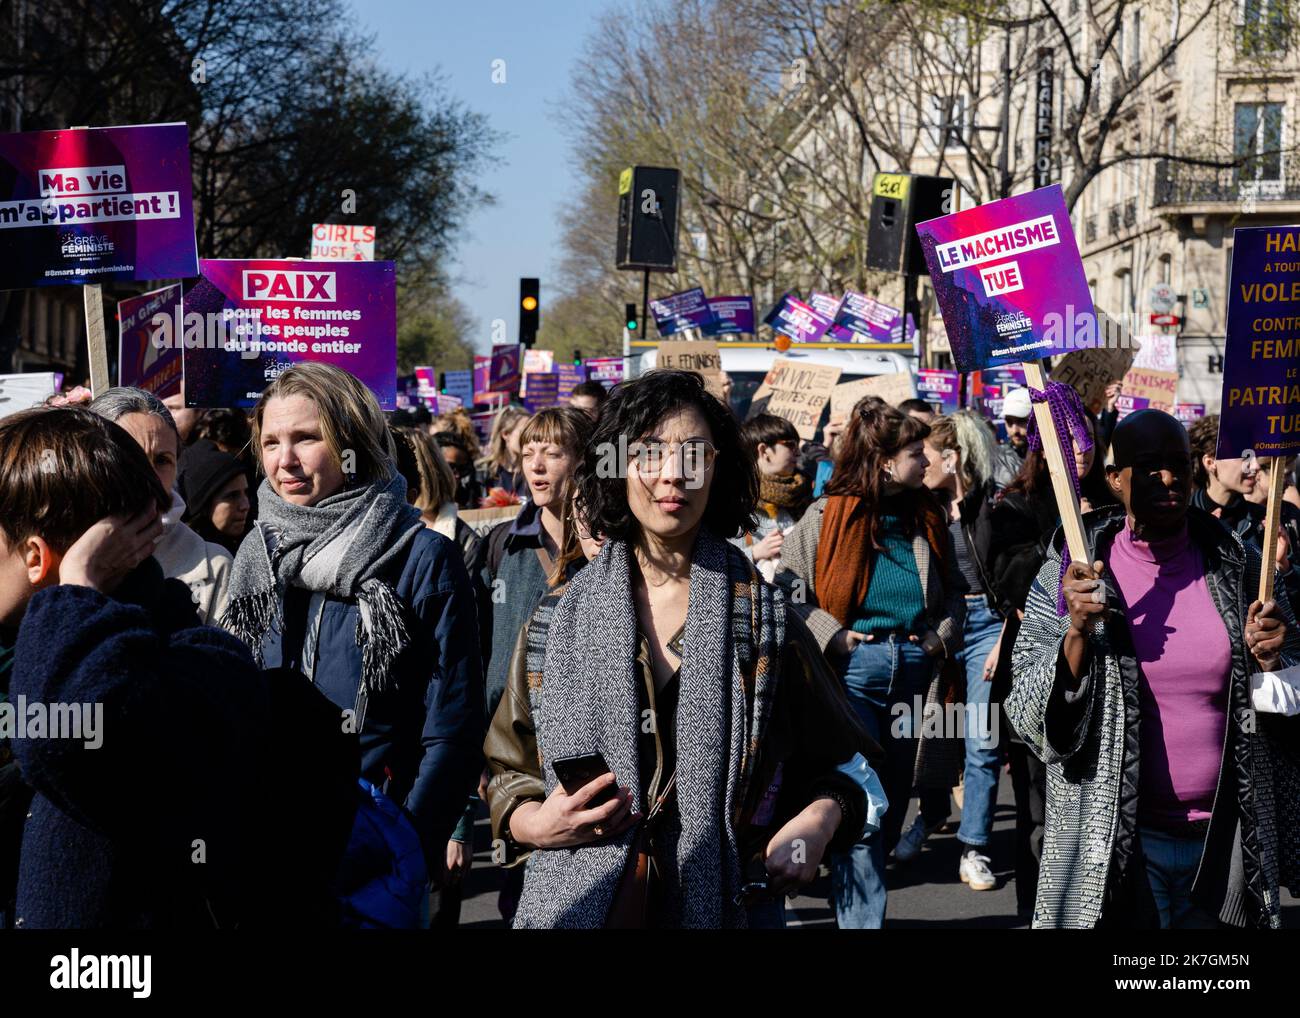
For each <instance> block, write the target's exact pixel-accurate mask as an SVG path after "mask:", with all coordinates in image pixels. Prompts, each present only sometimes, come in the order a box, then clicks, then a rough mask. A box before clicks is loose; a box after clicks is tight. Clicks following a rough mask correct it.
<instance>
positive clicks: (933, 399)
mask: <svg viewBox="0 0 1300 1018" xmlns="http://www.w3.org/2000/svg"><path fill="white" fill-rule="evenodd" d="M916 394H917V396H918V397H920V398H921V399H923V400H925V401H926V402H927V403H929V404H930V405H931V406H936V407H938V408H939V413H941V414H954V413H956V412H957V411H958V409H960V405H961V372H960V371H942V370H939V369H937V368H921V369H920V370H919V371H917V373H916ZM900 402H901V401H900Z"/></svg>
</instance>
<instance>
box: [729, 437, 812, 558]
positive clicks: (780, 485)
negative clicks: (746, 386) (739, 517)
mask: <svg viewBox="0 0 1300 1018" xmlns="http://www.w3.org/2000/svg"><path fill="white" fill-rule="evenodd" d="M740 440H741V441H742V442H744V443H745V445H746V446H747V447H748V448H749V451H750V453H751V454H752V455H753V457H754V462H755V463H756V464H757V466H758V513H757V517H758V526H757V527H755V528H754V529H753V530H751V531H748V532H747V533H745V534H742V535H741V536H740V537H738V538H735V539H734V540H733V541H732V543H733V544H735V545H736V546H737V547H739V548H740V550H741V551H743V552H744V553H745V555H746V557H748V558H749V559H751V560H752V561H753V562H754V563H755V564H756V565H757V566H758V571H759V572H760V573H762V574H763V578H764V579H765V580H767V581H768V582H769V583H771V582H772V579H773V577H775V576H776V571H777V569H778V568H779V567H780V564H781V543H782V542H783V541H784V540H785V535H786V534H788V533H789V532H790V530H791V529H792V528H793V527H794V525H795V524H796V523H798V522H799V520H800V519H801V518H802V517H803V514H804V510H805V509H807V508H808V503H810V502H811V501H812V485H811V484H810V483H809V481H808V478H807V477H806V476H805V475H804V474H802V473H800V472H799V471H798V470H797V469H795V467H796V464H797V463H798V462H799V432H798V431H796V430H795V426H794V425H793V424H791V423H790V422H789V421H787V420H786V419H785V418H784V417H777V416H775V415H773V414H755V415H754V416H753V417H751V418H750V419H749V420H747V421H746V422H745V423H744V424H742V425H741V427H740Z"/></svg>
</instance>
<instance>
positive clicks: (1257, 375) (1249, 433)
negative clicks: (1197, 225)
mask: <svg viewBox="0 0 1300 1018" xmlns="http://www.w3.org/2000/svg"><path fill="white" fill-rule="evenodd" d="M1297 265H1300V226H1262V227H1251V228H1249V229H1239V230H1234V231H1233V240H1232V271H1231V278H1230V280H1229V285H1228V336H1227V340H1226V341H1225V343H1224V356H1223V403H1222V406H1221V409H1220V412H1219V447H1218V451H1217V453H1216V455H1217V456H1218V458H1219V459H1235V458H1237V457H1238V456H1241V455H1243V454H1244V453H1245V452H1246V450H1251V451H1253V452H1254V454H1255V455H1256V456H1290V455H1293V454H1294V453H1297V452H1300V271H1298V270H1297V268H1296V266H1297ZM1294 554H1295V550H1294V549H1292V555H1294Z"/></svg>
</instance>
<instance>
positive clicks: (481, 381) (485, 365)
mask: <svg viewBox="0 0 1300 1018" xmlns="http://www.w3.org/2000/svg"><path fill="white" fill-rule="evenodd" d="M491 379H492V358H491V357H489V356H486V355H484V354H475V355H474V402H475V403H486V402H487V398H488V397H487V394H488V383H489V382H490V381H491Z"/></svg>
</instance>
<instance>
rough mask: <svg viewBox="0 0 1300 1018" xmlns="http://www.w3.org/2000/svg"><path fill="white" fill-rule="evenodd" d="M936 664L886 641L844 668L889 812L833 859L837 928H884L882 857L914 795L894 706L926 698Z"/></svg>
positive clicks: (864, 647) (865, 646)
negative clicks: (876, 756)
mask: <svg viewBox="0 0 1300 1018" xmlns="http://www.w3.org/2000/svg"><path fill="white" fill-rule="evenodd" d="M933 669H934V659H933V658H931V657H929V656H928V655H927V654H926V653H925V651H923V650H922V649H921V647H920V645H919V644H915V643H908V642H907V640H906V639H900V638H897V637H893V636H891V637H887V638H885V639H879V638H877V639H876V640H874V641H872V642H871V643H860V644H858V645H857V647H856V648H854V651H853V654H852V655H851V656H850V657H849V660H848V664H847V665H846V666H845V668H844V674H843V675H842V677H841V678H842V681H843V682H844V691H845V692H846V693H847V694H848V697H849V702H850V703H852V704H853V709H854V710H855V711H857V714H858V717H859V718H860V719H861V721H862V724H863V727H865V728H866V730H867V732H868V733H869V734H870V735H871V737H872V738H873V739H875V740H876V741H877V742H878V743H880V746H881V748H882V749H883V750H884V751H885V762H884V764H883V765H882V766H881V767H879V768H878V769H877V771H878V774H879V776H880V781H881V784H882V785H883V786H884V789H885V797H886V798H887V799H888V800H889V809H888V810H887V811H886V813H885V815H884V818H883V819H882V821H881V827H880V830H879V831H876V832H874V833H872V834H870V835H868V836H867V837H866V838H864V839H863V840H862V841H859V842H858V843H857V844H856V845H854V846H853V848H852V849H850V850H849V851H847V852H835V853H832V855H831V895H832V897H831V905H832V906H833V907H834V909H835V917H836V920H837V921H838V922H839V926H840V929H846V930H865V929H873V930H878V929H880V928H881V927H882V926H883V925H884V923H885V856H886V854H888V852H889V850H890V849H892V848H893V847H894V845H895V843H896V842H897V841H898V836H899V833H900V832H901V830H902V827H903V817H904V815H905V814H906V812H907V801H908V799H909V798H910V797H911V793H912V772H913V770H914V769H915V767H916V751H917V746H918V744H917V742H916V740H915V739H913V738H912V737H911V734H910V726H903V732H902V737H900V738H896V737H895V730H896V729H898V728H899V727H900V726H898V725H896V724H894V721H895V718H896V717H897V715H895V714H894V713H893V708H894V706H895V705H896V704H905V705H906V706H907V708H908V709H909V710H911V708H912V706H913V704H912V698H913V697H914V696H917V695H920V696H924V695H925V690H926V686H927V685H929V682H930V675H931V673H932V672H933Z"/></svg>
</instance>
